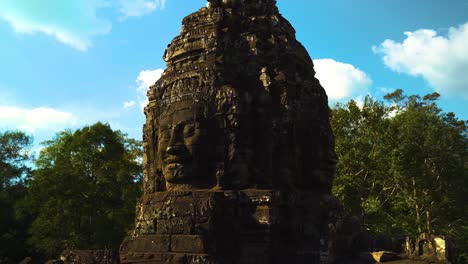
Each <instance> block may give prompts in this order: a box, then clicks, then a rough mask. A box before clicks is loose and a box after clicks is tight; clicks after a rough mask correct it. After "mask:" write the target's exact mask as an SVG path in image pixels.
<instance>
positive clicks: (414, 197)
mask: <svg viewBox="0 0 468 264" xmlns="http://www.w3.org/2000/svg"><path fill="white" fill-rule="evenodd" d="M412 181H413V199H414V209H415V211H416V226H417V227H418V235H420V234H421V233H422V228H421V214H420V212H421V209H420V207H419V204H418V199H417V196H416V180H415V179H414V177H413V178H412Z"/></svg>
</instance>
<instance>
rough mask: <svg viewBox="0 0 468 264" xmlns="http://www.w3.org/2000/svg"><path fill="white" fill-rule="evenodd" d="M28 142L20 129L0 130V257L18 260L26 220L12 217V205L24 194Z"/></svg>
mask: <svg viewBox="0 0 468 264" xmlns="http://www.w3.org/2000/svg"><path fill="white" fill-rule="evenodd" d="M31 143H32V138H31V137H30V136H27V135H26V134H25V133H23V132H19V131H6V132H3V133H2V132H0V208H1V209H0V259H1V258H2V257H3V258H7V259H9V260H10V261H19V260H21V258H22V257H23V256H24V255H26V254H27V250H26V246H25V240H26V236H27V233H26V231H25V230H26V229H27V225H28V223H29V222H28V221H27V219H23V220H24V221H21V220H20V219H17V218H16V217H15V205H16V203H17V202H18V201H19V200H20V199H22V198H23V197H24V195H25V193H26V181H27V179H28V177H29V175H30V172H31V169H30V168H29V167H28V166H27V162H28V161H30V155H29V149H30V146H31ZM0 262H1V260H0Z"/></svg>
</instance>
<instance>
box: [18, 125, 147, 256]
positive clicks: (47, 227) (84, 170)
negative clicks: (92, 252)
mask: <svg viewBox="0 0 468 264" xmlns="http://www.w3.org/2000/svg"><path fill="white" fill-rule="evenodd" d="M140 155H141V143H139V142H138V141H135V140H132V139H128V138H127V137H126V136H125V135H124V134H122V133H121V132H120V131H113V130H112V129H111V128H110V126H109V125H107V124H102V123H96V124H94V125H92V126H87V127H84V128H82V129H79V130H77V131H75V132H71V131H64V132H60V133H58V134H57V135H56V137H55V138H54V139H53V140H50V141H47V142H45V143H44V149H43V150H42V151H41V152H40V155H39V157H38V159H37V161H36V168H37V169H36V171H35V173H34V175H33V178H32V180H31V183H30V188H29V192H28V196H27V199H26V200H25V206H24V209H26V211H28V212H30V213H32V214H34V216H35V220H34V222H33V223H32V226H31V228H30V233H31V237H30V240H29V242H30V243H31V244H32V245H33V246H34V247H36V248H37V249H39V250H41V251H43V252H44V253H45V254H46V256H48V257H55V256H56V255H57V254H59V253H60V252H61V251H62V250H63V249H74V248H80V249H97V248H108V249H117V248H118V246H119V244H120V242H121V241H122V239H123V237H124V236H125V234H126V232H127V231H128V229H129V228H130V227H131V224H132V223H133V219H134V211H135V205H136V200H137V198H139V196H140V192H141V190H140V188H141V187H140V181H141V177H142V168H141V165H140V164H139V162H138V160H139V157H140Z"/></svg>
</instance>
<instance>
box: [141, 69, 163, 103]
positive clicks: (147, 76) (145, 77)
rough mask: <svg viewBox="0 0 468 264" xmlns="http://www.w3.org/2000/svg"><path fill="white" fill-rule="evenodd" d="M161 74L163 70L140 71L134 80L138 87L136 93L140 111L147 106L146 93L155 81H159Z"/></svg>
mask: <svg viewBox="0 0 468 264" xmlns="http://www.w3.org/2000/svg"><path fill="white" fill-rule="evenodd" d="M163 72H164V70H163V69H156V70H144V71H141V72H140V74H139V75H138V77H137V79H136V83H137V85H138V88H137V92H138V99H139V101H140V106H141V108H142V109H143V108H144V107H145V106H146V105H147V104H148V98H147V97H146V92H147V91H148V89H149V87H150V86H151V85H153V84H154V83H155V82H156V81H157V80H159V78H161V75H162V73H163Z"/></svg>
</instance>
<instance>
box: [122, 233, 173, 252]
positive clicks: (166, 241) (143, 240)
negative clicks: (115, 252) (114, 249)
mask: <svg viewBox="0 0 468 264" xmlns="http://www.w3.org/2000/svg"><path fill="white" fill-rule="evenodd" d="M170 245H171V237H170V236H165V235H142V236H138V237H135V238H127V239H125V240H124V242H123V243H122V245H121V247H120V251H121V252H152V253H157V252H169V249H170Z"/></svg>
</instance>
